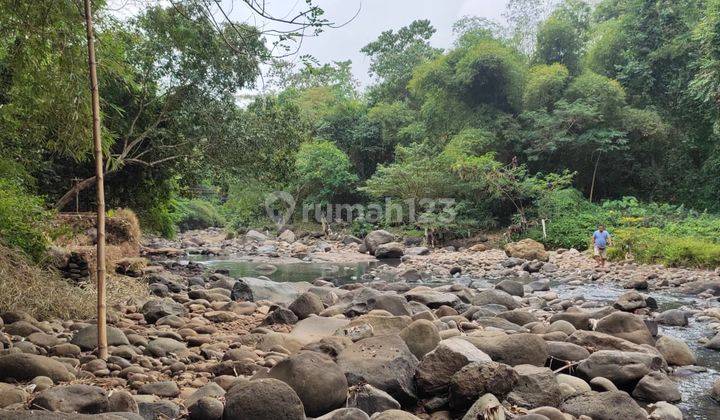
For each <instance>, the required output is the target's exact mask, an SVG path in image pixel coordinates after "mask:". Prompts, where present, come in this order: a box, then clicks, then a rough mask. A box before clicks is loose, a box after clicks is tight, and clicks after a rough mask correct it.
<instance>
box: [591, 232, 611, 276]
mask: <svg viewBox="0 0 720 420" xmlns="http://www.w3.org/2000/svg"><path fill="white" fill-rule="evenodd" d="M592 241H593V248H594V254H595V261H596V262H597V266H598V267H605V260H606V259H607V247H608V246H609V245H610V233H609V232H608V231H606V230H605V226H604V225H598V228H597V230H596V231H595V232H594V233H593V235H592Z"/></svg>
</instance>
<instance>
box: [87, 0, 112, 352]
mask: <svg viewBox="0 0 720 420" xmlns="http://www.w3.org/2000/svg"><path fill="white" fill-rule="evenodd" d="M85 26H86V29H87V45H88V65H89V67H90V89H91V91H92V117H93V128H92V133H93V147H94V149H95V181H96V182H97V255H96V267H97V330H98V334H97V337H98V356H99V357H100V358H101V359H107V358H108V349H107V328H106V322H107V321H106V310H107V308H106V306H105V188H104V185H103V155H102V139H101V138H100V93H99V91H98V81H97V62H96V60H95V41H94V36H93V23H92V9H91V7H90V0H85ZM86 181H87V180H86ZM83 182H85V181H83Z"/></svg>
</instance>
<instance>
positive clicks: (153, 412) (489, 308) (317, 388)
mask: <svg viewBox="0 0 720 420" xmlns="http://www.w3.org/2000/svg"><path fill="white" fill-rule="evenodd" d="M146 245H147V246H146V249H145V254H146V255H147V257H148V258H149V259H150V260H151V263H150V266H149V267H146V268H144V269H142V270H137V271H139V272H137V273H136V275H139V276H141V277H139V280H138V281H144V282H147V283H148V284H149V287H150V290H151V293H152V296H151V297H149V298H138V299H133V300H131V301H129V302H127V303H126V304H124V305H121V306H118V307H116V308H113V311H111V316H110V319H109V324H110V326H109V337H108V338H109V344H110V346H111V347H110V355H111V356H110V357H109V358H108V360H101V359H98V358H97V357H96V355H95V353H94V347H95V340H96V336H95V326H94V325H93V324H92V323H91V322H88V321H86V320H64V321H61V320H44V321H38V320H36V319H33V318H32V317H31V316H29V315H28V314H25V313H22V312H8V313H3V314H0V330H1V331H2V335H0V419H26V418H38V419H40V418H52V419H63V418H86V417H87V418H90V417H89V416H90V415H93V416H96V417H99V418H106V419H121V418H124V419H141V418H142V419H157V418H191V419H247V420H254V419H263V420H265V419H267V420H281V419H305V418H308V419H310V418H316V419H324V420H329V419H334V420H340V419H345V420H351V419H352V420H354V419H368V418H372V419H380V420H387V419H417V418H421V419H434V420H445V419H464V420H470V419H505V418H507V419H536V420H544V419H550V420H565V419H573V418H582V419H587V418H592V419H595V420H599V419H613V420H615V419H647V418H651V419H656V420H660V419H667V420H671V419H681V418H687V419H696V418H697V419H702V418H707V419H711V418H718V417H720V404H718V403H716V402H715V401H714V400H713V399H712V398H720V382H716V379H717V369H720V358H718V357H715V356H714V355H715V353H716V352H718V351H720V335H716V333H717V331H718V330H719V329H720V305H718V300H717V297H716V296H717V295H719V294H720V277H719V276H718V273H717V272H714V271H702V270H685V269H668V268H664V267H655V266H643V265H636V264H633V263H632V262H626V263H623V264H612V265H611V266H610V267H608V268H606V269H595V268H594V267H593V262H592V260H590V259H589V258H588V256H587V255H584V254H582V253H580V252H578V251H575V250H567V251H561V252H546V251H545V250H544V249H542V246H540V245H539V244H537V243H533V242H531V241H521V242H520V243H516V244H510V246H508V247H507V249H506V250H499V249H493V248H492V246H491V245H490V244H488V243H482V242H481V243H477V244H474V245H472V246H469V247H467V248H460V249H455V248H444V249H428V248H425V247H422V246H420V245H419V244H417V243H416V241H414V240H407V241H403V240H402V238H395V237H393V236H392V235H391V234H389V233H387V232H373V233H371V234H369V235H368V237H366V238H365V239H364V240H359V239H357V238H354V237H352V236H345V235H335V236H331V237H329V238H328V237H323V236H321V235H312V234H308V235H303V236H301V235H297V237H296V235H295V234H294V233H292V232H291V231H285V232H283V233H282V234H281V235H280V236H279V237H277V238H271V237H269V236H268V235H266V234H263V233H261V232H257V231H250V232H248V233H247V234H246V235H243V236H242V237H238V238H232V239H228V238H226V237H225V234H224V233H222V232H220V231H203V232H189V233H186V234H184V235H183V236H182V237H181V238H180V239H179V240H178V241H176V242H169V241H163V240H153V241H150V242H149V243H148V244H146ZM198 256H203V257H198ZM218 256H221V257H223V258H225V261H227V259H228V258H230V260H231V261H232V260H236V261H242V262H247V261H252V263H253V264H254V265H253V268H254V269H256V270H260V271H261V272H264V273H266V275H265V276H259V275H258V276H254V277H239V278H238V277H234V276H232V275H231V270H229V269H227V268H226V267H225V268H218V266H216V265H213V264H212V263H210V262H208V263H199V262H197V261H196V260H197V259H210V260H211V261H215V259H216V258H217V257H218ZM214 258H215V259H214ZM377 258H380V261H378V259H377ZM382 261H392V263H390V264H383V262H382ZM292 264H325V265H327V264H330V265H333V264H337V265H341V266H352V265H353V264H367V265H365V266H364V267H365V268H366V269H364V270H363V272H362V273H356V274H354V275H351V276H350V277H348V276H341V275H339V274H337V273H342V271H337V272H332V271H329V272H327V273H325V274H323V275H322V276H319V278H312V279H310V278H307V279H304V280H308V281H296V280H299V279H293V278H291V277H292V276H291V275H290V274H292V270H286V271H285V272H284V273H285V275H286V277H283V279H285V280H292V281H283V282H279V281H273V280H272V279H271V278H272V276H273V273H276V272H277V271H278V270H279V269H281V268H282V267H287V266H288V265H290V267H292ZM341 270H342V269H341ZM288 273H289V274H288ZM340 277H343V278H342V279H339V278H340ZM72 413H81V414H72ZM86 415H87V416H86Z"/></svg>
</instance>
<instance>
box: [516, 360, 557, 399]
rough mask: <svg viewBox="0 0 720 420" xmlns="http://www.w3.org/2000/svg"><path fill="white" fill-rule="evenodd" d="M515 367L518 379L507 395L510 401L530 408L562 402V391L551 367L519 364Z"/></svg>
mask: <svg viewBox="0 0 720 420" xmlns="http://www.w3.org/2000/svg"><path fill="white" fill-rule="evenodd" d="M514 369H515V373H517V376H518V381H517V385H515V387H514V388H513V390H512V391H511V392H510V393H509V394H508V396H507V400H508V402H510V403H511V404H514V405H517V406H519V407H524V408H528V409H532V408H538V407H543V406H550V407H557V406H558V405H559V404H560V402H561V401H562V392H561V391H560V385H559V384H558V382H557V380H556V379H555V375H554V374H553V372H552V371H551V370H550V369H548V368H546V367H539V366H533V365H518V366H515V368H514Z"/></svg>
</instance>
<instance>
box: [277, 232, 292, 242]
mask: <svg viewBox="0 0 720 420" xmlns="http://www.w3.org/2000/svg"><path fill="white" fill-rule="evenodd" d="M278 239H280V240H281V241H285V242H287V243H289V244H291V243H293V242H295V234H294V233H293V231H292V230H290V229H285V230H283V231H282V233H281V234H280V236H278Z"/></svg>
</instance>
